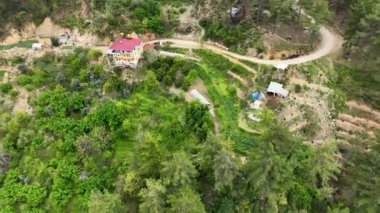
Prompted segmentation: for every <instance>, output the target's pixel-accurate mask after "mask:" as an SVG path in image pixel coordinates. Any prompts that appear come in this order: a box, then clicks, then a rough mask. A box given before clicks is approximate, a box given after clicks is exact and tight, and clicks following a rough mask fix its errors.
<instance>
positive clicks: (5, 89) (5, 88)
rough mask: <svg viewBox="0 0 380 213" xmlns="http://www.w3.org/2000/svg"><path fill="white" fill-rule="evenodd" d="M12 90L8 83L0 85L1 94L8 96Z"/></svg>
mask: <svg viewBox="0 0 380 213" xmlns="http://www.w3.org/2000/svg"><path fill="white" fill-rule="evenodd" d="M12 89H13V86H12V84H10V83H4V84H0V91H1V92H2V93H5V94H8V93H9V92H10V91H11V90H12Z"/></svg>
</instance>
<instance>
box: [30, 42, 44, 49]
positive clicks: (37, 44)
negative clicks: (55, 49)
mask: <svg viewBox="0 0 380 213" xmlns="http://www.w3.org/2000/svg"><path fill="white" fill-rule="evenodd" d="M43 48H44V44H42V43H33V44H32V49H33V50H42V49H43Z"/></svg>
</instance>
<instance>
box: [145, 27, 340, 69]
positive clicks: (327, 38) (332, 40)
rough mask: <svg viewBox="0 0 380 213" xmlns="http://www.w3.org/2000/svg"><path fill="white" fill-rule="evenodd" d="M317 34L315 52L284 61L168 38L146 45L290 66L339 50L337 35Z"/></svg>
mask: <svg viewBox="0 0 380 213" xmlns="http://www.w3.org/2000/svg"><path fill="white" fill-rule="evenodd" d="M319 33H320V34H321V43H320V45H319V47H318V48H317V49H316V50H314V51H313V52H311V53H310V54H308V55H304V56H300V57H298V58H293V59H286V60H267V59H260V58H256V57H251V56H245V55H240V54H237V53H234V52H230V51H228V50H225V49H222V48H220V47H217V46H215V45H212V44H207V43H200V42H197V41H190V40H182V39H170V38H169V39H158V40H153V41H150V42H148V43H157V42H159V43H171V44H172V46H174V47H178V48H187V49H206V50H210V51H212V52H214V53H217V54H222V55H224V56H226V57H227V58H228V59H229V60H230V61H233V60H235V61H236V59H240V60H246V61H250V62H253V63H257V64H267V65H279V64H289V65H291V64H302V63H306V62H310V61H314V60H317V59H319V58H322V57H324V56H327V55H329V54H331V53H334V52H336V51H337V50H339V49H340V48H341V46H342V43H343V42H342V39H341V38H340V37H339V36H338V35H336V34H334V33H333V32H332V31H330V30H328V29H327V28H326V27H321V28H320V30H319Z"/></svg>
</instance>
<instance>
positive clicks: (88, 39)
mask: <svg viewBox="0 0 380 213" xmlns="http://www.w3.org/2000/svg"><path fill="white" fill-rule="evenodd" d="M63 32H68V33H69V35H70V39H69V40H68V41H67V44H70V45H76V46H103V45H108V44H109V42H110V41H109V40H108V39H100V38H99V37H97V36H95V35H93V34H90V33H81V32H79V30H77V29H75V30H70V29H67V28H63V27H61V26H59V25H56V24H55V23H54V22H53V21H52V19H51V18H50V17H47V18H46V19H45V20H44V21H43V22H42V23H41V24H40V25H39V26H35V25H34V24H33V23H29V24H26V25H25V27H24V28H23V29H22V30H20V31H18V30H15V29H11V30H10V33H9V36H8V37H6V38H5V39H4V40H3V41H2V42H1V43H2V44H12V43H16V42H18V41H20V40H23V39H38V40H39V41H40V42H42V43H45V44H46V43H47V42H49V43H50V41H49V40H50V38H51V37H58V36H59V35H60V34H61V33H63ZM46 45H47V44H46ZM47 46H50V44H49V45H47ZM12 50H13V49H12ZM24 50H25V49H24Z"/></svg>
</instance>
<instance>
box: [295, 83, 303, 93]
mask: <svg viewBox="0 0 380 213" xmlns="http://www.w3.org/2000/svg"><path fill="white" fill-rule="evenodd" d="M294 91H295V92H296V93H300V92H301V91H302V86H301V85H299V84H296V87H295V88H294Z"/></svg>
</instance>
